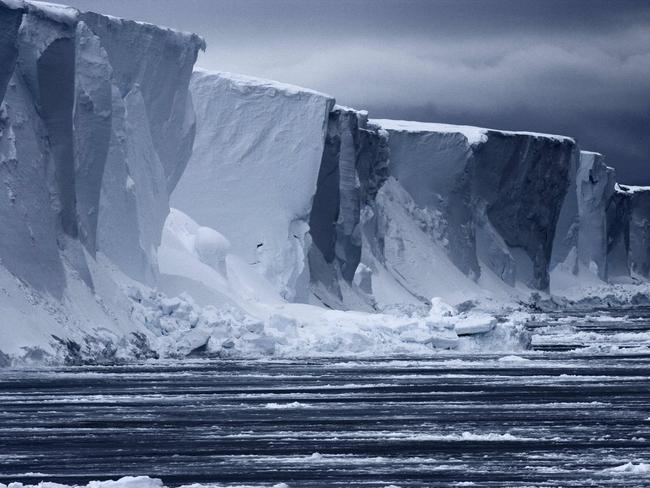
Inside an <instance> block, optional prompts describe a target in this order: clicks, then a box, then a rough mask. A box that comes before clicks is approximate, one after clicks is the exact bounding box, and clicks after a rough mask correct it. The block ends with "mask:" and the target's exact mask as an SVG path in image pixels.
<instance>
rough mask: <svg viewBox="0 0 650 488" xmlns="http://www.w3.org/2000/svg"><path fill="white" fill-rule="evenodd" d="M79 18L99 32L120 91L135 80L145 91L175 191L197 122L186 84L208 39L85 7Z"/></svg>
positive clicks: (154, 134) (170, 185)
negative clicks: (108, 14)
mask: <svg viewBox="0 0 650 488" xmlns="http://www.w3.org/2000/svg"><path fill="white" fill-rule="evenodd" d="M81 19H82V20H83V21H84V22H85V23H86V24H87V25H88V26H89V27H90V29H91V30H92V31H93V32H94V33H95V35H97V36H98V37H99V38H100V40H101V44H102V47H103V48H104V50H105V51H106V53H107V55H108V58H109V61H110V65H111V66H112V68H113V72H114V79H115V82H116V84H117V86H118V88H119V90H120V93H121V94H122V97H125V96H126V95H127V94H128V93H129V91H131V90H132V89H133V88H134V87H135V86H136V85H137V86H138V89H139V90H140V92H141V93H142V98H143V100H144V106H145V109H146V113H147V118H148V123H149V127H150V131H151V140H152V141H153V144H154V148H155V150H156V152H157V153H158V157H159V158H160V161H161V162H162V164H163V167H164V168H165V175H166V179H167V186H168V190H169V191H170V192H171V190H173V188H174V187H175V186H176V183H177V182H178V179H179V178H180V176H181V174H182V173H183V170H184V169H185V166H186V165H187V162H188V160H189V157H190V153H191V149H192V143H193V139H194V131H195V125H194V117H193V110H192V106H191V102H190V101H189V94H188V91H187V86H188V84H189V81H190V77H191V75H192V70H193V67H194V63H195V62H196V58H197V55H198V52H199V50H200V49H205V42H204V41H203V40H202V39H201V38H200V37H199V36H197V35H196V34H185V33H180V32H176V31H172V30H169V29H163V28H160V27H157V26H155V25H150V24H144V23H141V22H134V21H130V20H123V19H117V18H113V17H106V16H103V15H100V14H96V13H93V12H84V13H82V14H81Z"/></svg>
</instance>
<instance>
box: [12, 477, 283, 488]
mask: <svg viewBox="0 0 650 488" xmlns="http://www.w3.org/2000/svg"><path fill="white" fill-rule="evenodd" d="M203 486H205V487H206V488H207V487H210V488H219V487H220V486H223V485H219V484H214V483H210V484H209V485H200V484H192V485H182V486H181V487H179V488H199V487H203ZM230 486H231V485H230ZM256 486H257V488H259V485H256ZM267 486H268V488H288V486H287V485H286V484H284V483H278V484H275V485H267ZM0 488H165V485H164V484H163V482H162V480H160V479H158V478H150V477H149V476H124V477H123V478H120V479H118V480H108V481H91V482H89V483H88V484H87V485H64V484H60V483H52V482H49V481H41V482H40V483H38V484H35V485H29V484H24V483H9V484H8V485H5V484H4V483H0ZM238 488H247V485H238Z"/></svg>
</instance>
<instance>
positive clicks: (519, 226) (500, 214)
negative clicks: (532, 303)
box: [374, 120, 577, 289]
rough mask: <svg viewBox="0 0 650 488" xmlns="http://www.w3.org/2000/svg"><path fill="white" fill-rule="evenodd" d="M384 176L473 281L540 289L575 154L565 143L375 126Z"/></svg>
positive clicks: (461, 129) (455, 129)
mask: <svg viewBox="0 0 650 488" xmlns="http://www.w3.org/2000/svg"><path fill="white" fill-rule="evenodd" d="M374 122H375V123H377V124H379V125H380V126H382V127H383V128H385V129H386V130H387V131H388V133H389V134H390V135H389V146H390V151H391V163H390V166H389V167H390V172H391V174H392V175H393V176H394V177H395V178H396V179H397V181H399V183H400V185H402V186H403V187H404V189H405V190H406V191H407V192H408V193H409V195H411V197H412V198H413V201H414V203H415V205H417V207H418V208H420V209H423V210H426V211H428V212H435V213H437V215H438V219H437V220H438V222H439V223H438V226H439V234H440V243H441V244H442V245H443V246H444V247H445V249H446V251H447V253H448V255H449V257H450V258H451V260H452V261H453V262H454V264H455V265H456V266H457V267H458V268H459V269H460V270H461V271H462V272H463V273H465V274H466V275H468V276H470V277H472V278H474V279H478V277H479V276H480V275H481V274H482V273H483V272H484V271H483V269H489V270H490V271H491V272H492V273H494V274H496V275H497V276H499V277H500V278H501V280H503V281H504V282H505V283H507V284H509V285H511V286H514V285H515V284H516V283H517V282H521V283H523V284H525V285H528V286H531V287H533V288H537V289H547V288H548V285H549V276H548V268H549V263H550V259H551V252H552V248H553V235H554V234H555V232H554V231H555V227H556V224H557V221H558V218H559V214H560V209H561V203H562V200H563V198H564V195H565V194H566V192H567V189H568V187H569V173H570V165H571V161H572V159H573V158H574V157H575V154H576V151H577V150H576V145H575V142H574V141H573V140H572V139H570V138H566V137H561V136H551V135H543V134H534V133H526V132H505V131H494V130H489V129H479V128H473V127H465V126H449V125H441V124H423V123H408V122H402V121H386V120H376V121H374Z"/></svg>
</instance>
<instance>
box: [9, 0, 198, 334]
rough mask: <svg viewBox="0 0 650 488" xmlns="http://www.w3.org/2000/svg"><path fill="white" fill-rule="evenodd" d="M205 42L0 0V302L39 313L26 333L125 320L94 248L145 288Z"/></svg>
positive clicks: (185, 143)
mask: <svg viewBox="0 0 650 488" xmlns="http://www.w3.org/2000/svg"><path fill="white" fill-rule="evenodd" d="M202 47H203V41H202V40H201V39H200V38H199V37H198V36H196V35H193V34H183V33H178V32H173V31H171V30H168V29H162V28H158V27H155V26H151V25H147V24H142V23H137V22H127V21H122V20H120V19H116V18H112V17H104V16H101V15H98V14H92V13H83V12H79V11H77V10H75V9H72V8H69V7H65V6H60V5H53V4H49V3H41V2H23V1H17V0H12V1H8V0H0V95H2V105H1V107H0V181H1V182H2V191H1V192H0V224H1V225H2V228H3V231H2V232H1V233H0V260H1V265H2V266H1V267H2V268H3V269H2V270H0V271H1V272H0V278H1V279H0V281H2V283H0V286H1V287H2V289H3V290H5V293H4V294H3V295H2V296H1V297H0V306H1V307H2V309H3V310H4V311H5V312H6V314H5V315H7V317H11V316H12V313H13V312H16V314H17V316H25V315H30V314H33V315H34V316H35V317H39V318H38V321H37V322H38V324H39V325H36V326H34V330H32V331H29V330H26V331H24V333H25V334H26V336H28V337H30V339H35V338H36V337H38V336H39V333H40V332H42V334H41V336H40V337H41V339H42V338H43V337H45V338H50V335H49V333H53V332H52V331H53V330H54V329H52V328H50V329H48V327H49V326H51V327H54V328H56V327H61V324H67V325H66V327H68V325H69V324H73V323H75V324H82V325H83V324H86V325H88V326H93V325H89V324H94V326H95V327H99V326H106V327H108V328H111V327H117V328H118V329H119V328H120V326H121V325H125V324H126V325H128V323H127V322H120V323H119V324H118V323H116V322H115V321H116V320H117V318H116V317H118V316H120V314H121V313H122V312H125V311H126V309H125V310H123V311H116V310H112V309H111V308H110V306H109V305H108V302H110V301H111V300H112V298H111V299H109V298H108V296H104V295H103V294H102V293H103V292H105V291H107V290H109V289H110V290H113V291H114V289H117V287H116V286H115V283H113V282H112V281H111V278H108V277H107V276H106V274H102V273H103V272H98V271H97V270H98V264H97V262H95V257H97V253H98V252H101V253H102V254H103V255H105V256H106V257H108V258H109V262H110V266H111V267H112V266H116V268H117V269H119V270H120V271H121V272H123V273H125V274H126V275H128V276H130V277H131V278H134V279H136V280H139V281H142V282H146V283H149V284H155V278H156V274H157V272H158V268H157V263H156V248H157V246H158V244H159V242H160V234H161V231H162V226H163V223H164V220H165V217H166V216H167V214H168V212H169V205H168V199H169V188H170V187H173V185H174V183H175V180H176V179H177V178H178V174H180V172H182V170H183V169H184V167H185V164H186V162H187V158H188V156H189V148H190V147H191V143H192V139H193V130H194V125H193V124H194V121H193V110H192V106H191V103H190V102H189V98H188V84H189V76H190V74H191V70H192V66H193V63H194V61H195V60H196V56H197V53H198V51H199V49H201V48H202ZM102 259H103V258H102ZM5 270H6V271H5ZM98 273H99V274H98ZM10 276H13V279H14V280H16V282H17V283H19V286H18V287H15V286H14V283H10V282H8V281H6V280H10V279H11V278H9V277H10ZM3 280H4V281H3ZM110 283H112V284H110ZM8 290H11V291H8ZM110 293H112V291H111V292H110ZM51 299H52V300H54V301H53V302H51V303H50V302H49V300H51ZM30 306H31V307H32V311H31V312H30V311H29V310H30V308H29V307H30ZM38 307H42V308H44V309H46V310H50V311H51V313H49V312H46V313H44V314H43V315H39V314H38V313H37V312H36V309H37V308H38ZM10 322H11V320H9V319H7V320H5V321H3V322H2V323H0V326H1V327H0V339H3V340H4V339H6V335H5V332H7V331H6V330H5V328H7V327H11V326H12V325H11V323H10ZM48 324H49V325H48ZM120 324H121V325H120ZM69 328H70V330H71V328H72V326H71V325H70V327H69ZM127 328H128V327H127ZM44 330H49V331H50V332H49V333H45V332H43V331H44ZM37 331H40V332H37ZM59 332H60V331H59ZM15 337H22V336H20V335H19V334H17V335H15ZM0 342H1V341H0Z"/></svg>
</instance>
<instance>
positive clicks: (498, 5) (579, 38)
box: [71, 0, 650, 184]
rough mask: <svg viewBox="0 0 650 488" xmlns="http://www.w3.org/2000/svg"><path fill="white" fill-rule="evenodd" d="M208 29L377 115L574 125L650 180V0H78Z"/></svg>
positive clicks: (255, 59) (217, 57)
mask: <svg viewBox="0 0 650 488" xmlns="http://www.w3.org/2000/svg"><path fill="white" fill-rule="evenodd" d="M71 3H73V4H74V5H76V6H78V7H81V8H85V9H95V10H100V11H103V12H107V13H111V14H114V15H119V16H124V17H135V18H140V19H142V20H147V21H150V22H156V23H162V24H165V25H169V26H171V27H175V28H180V29H183V30H191V31H195V32H198V33H200V34H201V35H203V36H204V37H205V38H206V39H207V42H208V51H207V52H206V53H205V54H203V55H202V57H201V58H200V59H199V64H200V65H202V66H203V67H206V68H209V69H218V70H225V71H234V72H241V73H246V74H249V75H255V76H260V77H267V78H273V79H278V80H280V81H284V82H288V83H293V84H298V85H304V86H308V87H310V88H314V89H317V90H321V91H324V92H327V93H330V94H332V95H334V96H336V98H337V99H338V100H339V101H340V102H341V103H344V104H347V105H351V106H355V107H358V108H368V109H370V110H371V113H372V115H374V116H378V117H400V118H412V119H419V120H435V121H439V122H450V123H463V124H475V125H485V126H489V127H494V128H504V129H513V130H515V129H520V130H532V131H544V132H552V133H564V134H567V135H572V136H575V137H577V138H578V139H579V140H580V142H581V144H582V145H583V146H584V147H586V148H589V149H592V150H598V151H602V152H605V153H606V154H607V156H608V159H609V161H610V162H611V163H612V164H615V165H616V167H617V169H618V170H619V175H620V178H621V179H622V180H625V181H626V182H630V183H638V184H650V157H649V155H650V81H649V80H650V41H649V39H650V2H647V1H644V0H639V1H634V0H617V1H610V0H543V1H539V0H481V1H472V0H432V1H428V0H411V1H404V0H392V1H389V0H329V1H325V0H323V1H316V0H244V1H242V0H72V1H71Z"/></svg>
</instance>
